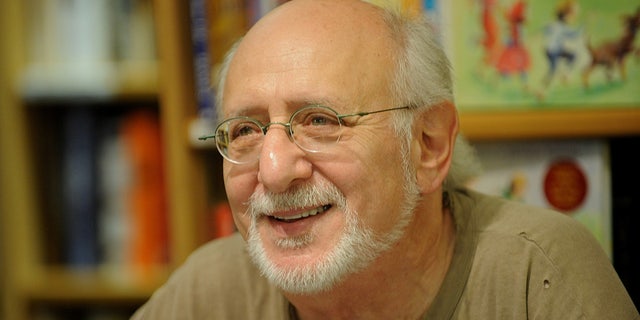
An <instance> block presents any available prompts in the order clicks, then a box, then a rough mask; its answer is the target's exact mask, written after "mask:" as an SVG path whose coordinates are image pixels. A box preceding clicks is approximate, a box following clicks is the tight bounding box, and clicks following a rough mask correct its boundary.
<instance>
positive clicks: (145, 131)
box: [122, 110, 168, 269]
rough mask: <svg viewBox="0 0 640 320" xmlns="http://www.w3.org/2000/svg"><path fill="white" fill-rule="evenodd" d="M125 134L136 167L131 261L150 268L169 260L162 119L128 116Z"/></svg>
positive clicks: (131, 205)
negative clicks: (160, 122)
mask: <svg viewBox="0 0 640 320" xmlns="http://www.w3.org/2000/svg"><path fill="white" fill-rule="evenodd" d="M122 132H123V137H124V141H125V144H126V149H127V153H128V154H129V157H130V161H131V166H132V175H133V176H132V177H131V178H132V179H131V180H132V182H131V187H130V192H129V195H128V199H127V200H128V201H127V202H128V209H129V212H130V216H131V220H130V223H131V229H130V230H131V234H130V243H131V247H130V249H131V250H130V258H129V260H130V261H131V262H132V264H133V265H134V266H136V267H142V268H144V269H148V268H149V267H152V266H154V265H158V264H161V263H166V262H167V261H168V226H167V210H166V203H165V199H166V197H165V190H166V188H165V179H164V171H163V167H164V166H163V151H162V141H161V132H160V124H159V120H158V117H157V116H156V115H155V114H154V113H153V112H150V111H147V110H139V111H135V112H133V113H131V114H130V115H128V116H126V117H125V119H124V120H123V124H122Z"/></svg>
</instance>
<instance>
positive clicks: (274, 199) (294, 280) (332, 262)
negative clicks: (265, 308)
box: [247, 168, 419, 294]
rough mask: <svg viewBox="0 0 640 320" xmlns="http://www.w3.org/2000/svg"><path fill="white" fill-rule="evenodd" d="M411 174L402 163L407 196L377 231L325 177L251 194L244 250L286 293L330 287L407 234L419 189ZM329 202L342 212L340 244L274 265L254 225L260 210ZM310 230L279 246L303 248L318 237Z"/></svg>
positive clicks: (309, 292)
mask: <svg viewBox="0 0 640 320" xmlns="http://www.w3.org/2000/svg"><path fill="white" fill-rule="evenodd" d="M414 177H415V176H414V175H411V174H409V173H408V172H407V170H406V168H405V177H404V178H405V182H406V183H407V184H405V201H404V203H403V205H402V206H401V207H400V208H398V210H401V213H400V216H399V218H398V221H397V222H396V223H395V225H394V226H393V227H392V229H391V230H390V231H389V232H386V233H384V234H381V235H376V234H375V232H374V231H373V230H371V229H370V228H368V227H367V226H364V225H362V222H361V220H360V219H359V214H358V213H357V212H355V211H354V210H353V209H352V208H350V207H349V205H348V204H347V201H346V199H345V196H344V195H343V194H342V193H341V192H340V190H338V188H337V187H336V186H334V185H333V184H331V183H329V182H324V183H321V184H320V185H315V186H310V185H305V186H301V187H298V188H296V189H294V190H291V191H290V192H287V193H284V194H271V193H267V194H264V193H261V194H254V195H252V196H251V198H250V199H249V201H248V206H249V209H248V210H247V214H249V215H250V217H251V225H250V226H249V231H248V240H247V244H248V251H249V255H250V256H251V258H252V260H253V261H254V263H255V264H256V265H257V266H258V268H259V269H260V271H261V272H262V274H263V275H264V276H265V277H266V278H267V279H268V280H269V281H271V283H273V284H274V285H275V286H277V287H279V288H280V289H282V290H283V291H285V292H289V293H293V294H312V293H317V292H322V291H326V290H329V289H331V288H332V287H333V286H334V285H335V284H337V283H339V282H340V281H341V280H343V279H344V278H345V277H346V276H347V275H349V274H353V273H356V272H358V271H360V270H363V269H365V268H366V267H368V266H369V265H370V264H371V263H372V261H373V260H375V259H376V258H377V257H379V256H380V255H381V254H382V253H383V252H385V251H387V250H389V249H390V248H391V247H392V246H393V245H394V244H395V243H396V242H397V241H398V240H399V239H400V238H401V237H402V236H403V235H404V233H405V229H406V226H407V225H408V224H409V223H410V222H411V220H412V218H413V212H414V210H415V208H416V206H417V202H418V199H419V192H418V189H417V183H416V182H415V178H414ZM328 203H332V204H335V205H336V206H337V208H332V209H337V210H339V211H341V212H343V213H344V214H345V218H346V224H345V228H344V230H342V235H341V236H340V238H339V240H338V243H337V244H336V245H335V247H333V248H332V249H331V250H330V251H329V252H327V253H326V254H325V255H324V256H322V257H320V259H318V260H316V261H315V262H310V263H307V264H300V265H290V266H286V267H284V266H278V265H276V264H275V263H274V262H273V260H271V259H270V258H269V257H268V256H267V254H266V252H265V249H264V246H263V242H262V240H261V238H260V234H259V232H258V229H257V223H258V218H260V217H261V219H265V217H264V216H262V214H264V213H269V212H274V211H277V210H284V209H287V208H303V207H310V206H318V205H322V204H328ZM315 237H316V235H315V234H313V232H310V233H307V234H305V235H303V236H300V237H291V238H287V239H281V240H279V241H278V242H276V245H277V246H278V247H280V248H282V249H294V248H304V247H305V246H307V245H310V244H311V243H313V242H314V241H317V240H316V238H315Z"/></svg>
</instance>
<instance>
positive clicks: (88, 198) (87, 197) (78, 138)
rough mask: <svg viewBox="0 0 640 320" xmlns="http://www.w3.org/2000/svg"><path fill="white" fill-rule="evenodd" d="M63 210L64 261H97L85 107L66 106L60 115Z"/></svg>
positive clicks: (90, 133)
mask: <svg viewBox="0 0 640 320" xmlns="http://www.w3.org/2000/svg"><path fill="white" fill-rule="evenodd" d="M63 134H64V137H63V139H64V140H63V143H64V144H65V148H64V150H63V158H64V160H63V168H62V171H63V181H62V184H63V185H62V187H63V197H64V200H63V201H64V205H63V214H64V216H65V223H64V224H65V226H66V237H65V239H66V241H65V243H66V248H67V257H66V263H67V264H69V265H71V266H91V265H95V264H97V263H98V260H99V254H98V245H97V223H96V210H97V203H96V201H97V199H96V189H95V186H96V177H95V176H96V168H95V156H94V151H95V150H94V142H95V139H94V118H93V115H92V113H91V110H88V109H87V108H74V109H69V111H68V114H67V116H66V118H65V119H64V133H63Z"/></svg>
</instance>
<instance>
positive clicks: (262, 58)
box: [223, 0, 395, 114]
mask: <svg viewBox="0 0 640 320" xmlns="http://www.w3.org/2000/svg"><path fill="white" fill-rule="evenodd" d="M294 2H295V3H298V5H297V6H294V7H292V8H289V7H284V8H283V9H281V10H278V11H277V12H275V13H274V14H273V15H270V16H267V18H265V19H264V20H263V21H261V22H259V23H258V24H257V25H256V27H255V28H254V29H252V30H251V31H250V32H249V33H248V34H247V36H246V37H245V38H244V40H243V41H242V43H241V44H240V46H239V47H238V50H237V51H236V54H235V56H234V58H233V60H232V62H231V64H230V66H229V72H228V74H227V79H226V83H225V87H224V101H223V108H224V113H227V114H228V113H233V112H234V111H233V109H235V108H247V107H248V106H251V107H256V106H272V105H274V104H276V105H277V104H283V105H284V104H287V103H290V102H294V103H299V102H301V101H307V100H309V101H316V100H326V101H331V100H346V102H353V101H362V100H367V99H374V98H375V99H377V100H379V99H381V98H383V97H384V96H386V95H388V90H389V86H388V83H389V79H390V78H391V74H392V70H393V68H392V65H393V60H392V53H393V51H394V47H395V45H394V43H395V42H394V41H393V40H392V39H391V38H390V36H389V31H388V29H387V27H386V24H385V23H384V22H383V20H382V19H381V17H380V13H379V12H378V11H377V10H378V9H377V8H373V7H369V5H366V6H365V7H360V6H362V5H365V4H362V3H360V2H359V1H358V2H354V4H351V5H355V3H357V4H358V5H356V7H357V8H358V10H354V11H348V12H343V11H341V10H339V7H341V6H344V5H345V4H350V3H351V2H353V1H343V2H344V3H345V4H341V3H342V2H340V1H338V2H327V3H325V1H318V0H314V1H304V0H303V1H300V2H298V0H296V1H294ZM294 2H290V3H294ZM323 4H324V5H323ZM329 4H332V5H333V6H331V5H329ZM336 7H338V8H336ZM336 10H337V11H336ZM337 12H341V13H340V14H336V13H337ZM351 100H352V101H351ZM362 102H363V103H366V101H362Z"/></svg>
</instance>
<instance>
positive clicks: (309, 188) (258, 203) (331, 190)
mask: <svg viewBox="0 0 640 320" xmlns="http://www.w3.org/2000/svg"><path fill="white" fill-rule="evenodd" d="M327 204H330V205H337V206H338V207H344V206H345V205H346V198H345V196H344V195H343V194H342V192H341V191H340V190H339V189H338V188H337V187H336V186H335V185H334V184H332V183H329V182H322V183H317V184H304V185H300V186H296V187H293V188H292V189H290V190H287V191H286V192H284V193H273V192H269V191H267V192H262V191H257V192H254V193H253V194H252V195H251V197H249V200H248V201H247V202H246V205H247V215H249V216H250V217H252V218H257V217H259V216H261V215H268V214H271V213H273V212H277V211H286V210H292V209H300V208H307V207H317V206H323V205H327Z"/></svg>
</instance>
